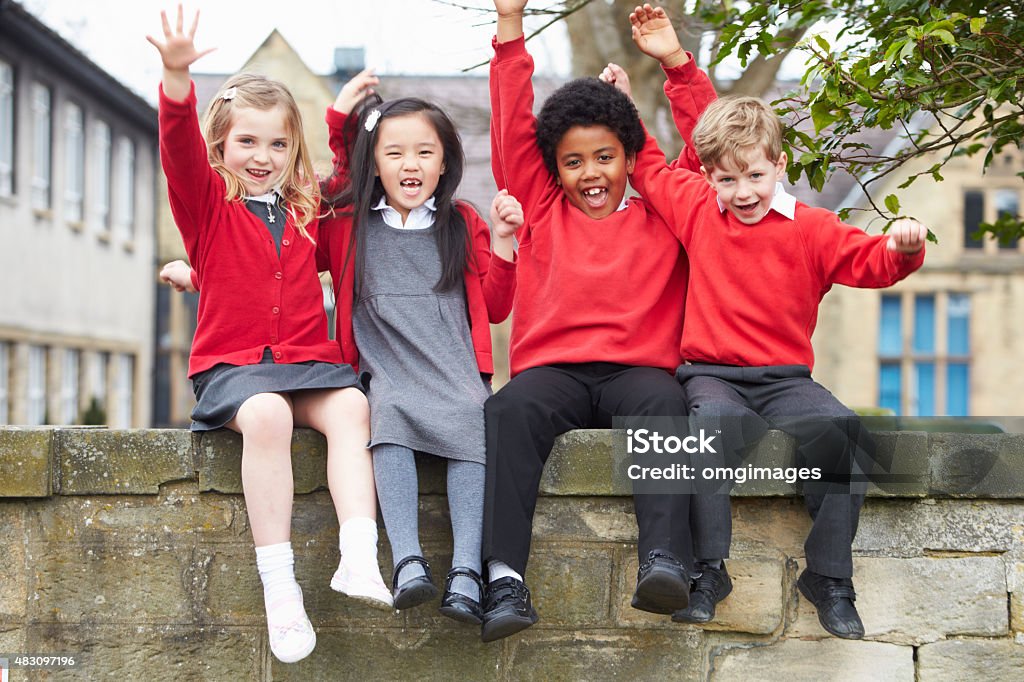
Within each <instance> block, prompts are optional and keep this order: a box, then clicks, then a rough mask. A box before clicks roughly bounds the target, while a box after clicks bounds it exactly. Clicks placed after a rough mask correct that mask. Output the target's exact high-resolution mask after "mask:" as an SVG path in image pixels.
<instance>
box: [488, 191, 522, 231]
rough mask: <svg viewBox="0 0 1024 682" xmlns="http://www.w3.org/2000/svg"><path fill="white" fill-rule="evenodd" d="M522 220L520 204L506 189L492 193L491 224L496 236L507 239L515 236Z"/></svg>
mask: <svg viewBox="0 0 1024 682" xmlns="http://www.w3.org/2000/svg"><path fill="white" fill-rule="evenodd" d="M524 222H525V221H524V218H523V207H522V205H521V204H520V203H519V200H518V199H516V198H515V197H514V196H512V195H511V194H509V193H508V190H507V189H503V190H501V191H500V192H498V193H497V194H495V195H494V201H492V202H491V226H492V227H493V228H494V235H495V236H496V237H500V238H502V239H507V238H508V237H512V236H515V233H516V232H518V231H519V229H520V228H521V227H522V226H523V223H524Z"/></svg>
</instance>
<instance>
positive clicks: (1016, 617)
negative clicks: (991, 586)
mask: <svg viewBox="0 0 1024 682" xmlns="http://www.w3.org/2000/svg"><path fill="white" fill-rule="evenodd" d="M1020 528H1021V529H1022V530H1024V526H1020ZM1006 561H1007V567H1006V577H1007V583H1008V588H1009V590H1010V629H1011V630H1013V631H1014V632H1016V633H1024V547H1020V548H1018V549H1017V551H1015V552H1013V553H1011V554H1008V555H1006Z"/></svg>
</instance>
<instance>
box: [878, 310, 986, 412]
mask: <svg viewBox="0 0 1024 682" xmlns="http://www.w3.org/2000/svg"><path fill="white" fill-rule="evenodd" d="M970 313H971V299H970V296H969V295H968V294H963V293H943V292H940V293H935V294H904V295H898V294H892V295H885V296H882V310H881V324H880V326H879V336H878V356H879V374H878V404H879V406H880V407H885V408H888V409H890V410H892V411H893V412H895V413H896V414H907V415H915V416H933V415H949V416H962V417H965V416H968V415H969V396H970Z"/></svg>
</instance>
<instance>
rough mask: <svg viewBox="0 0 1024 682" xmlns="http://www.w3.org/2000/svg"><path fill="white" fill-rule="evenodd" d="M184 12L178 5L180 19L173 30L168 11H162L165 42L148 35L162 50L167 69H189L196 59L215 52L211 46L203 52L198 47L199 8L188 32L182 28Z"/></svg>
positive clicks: (154, 44)
mask: <svg viewBox="0 0 1024 682" xmlns="http://www.w3.org/2000/svg"><path fill="white" fill-rule="evenodd" d="M182 14H183V10H182V7H181V5H178V21H177V23H176V26H175V29H174V31H173V32H172V31H171V25H170V23H168V21H167V12H164V11H161V12H160V20H161V21H162V22H163V26H164V42H162V43H161V42H160V41H158V40H157V39H156V38H154V37H153V36H146V40H148V41H149V42H151V43H152V44H153V46H154V47H156V49H158V50H160V58H161V59H163V62H164V69H165V70H167V71H188V67H189V66H191V65H192V64H193V63H194V62H195V61H196V60H198V59H199V58H200V57H202V56H204V55H207V54H209V53H211V52H213V50H214V49H215V48H212V47H211V48H210V49H208V50H203V51H202V52H200V51H198V50H197V49H196V46H195V42H194V38H195V35H196V27H198V26H199V10H196V16H195V19H193V20H192V28H190V29H189V31H188V33H185V32H184V30H183V28H182V26H183V18H182Z"/></svg>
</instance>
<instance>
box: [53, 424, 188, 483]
mask: <svg viewBox="0 0 1024 682" xmlns="http://www.w3.org/2000/svg"><path fill="white" fill-rule="evenodd" d="M54 446H55V451H56V455H57V458H58V461H59V462H60V470H59V471H60V477H59V481H58V484H57V486H56V487H57V488H58V489H59V491H60V493H61V494H62V495H97V494H98V495H109V494H153V493H157V492H159V490H160V486H161V485H162V484H164V483H167V482H169V481H180V480H183V479H191V478H194V477H195V471H194V468H193V464H192V438H191V435H190V434H189V432H188V431H181V430H171V429H166V430H161V429H151V430H143V429H138V430H129V431H108V430H106V429H58V430H57V431H56V432H55V434H54Z"/></svg>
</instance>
